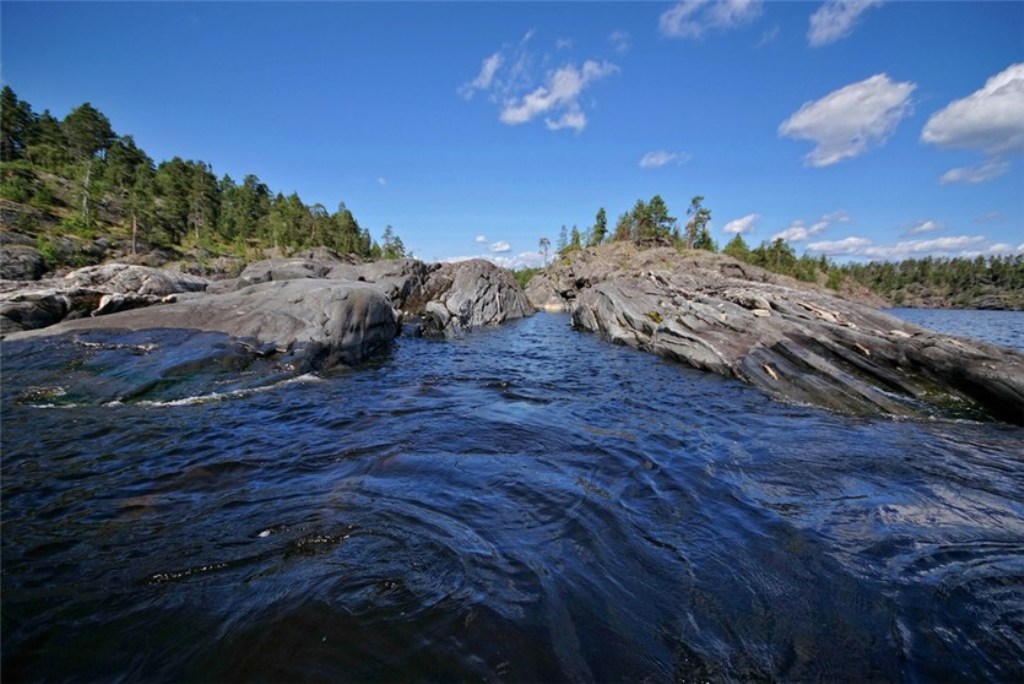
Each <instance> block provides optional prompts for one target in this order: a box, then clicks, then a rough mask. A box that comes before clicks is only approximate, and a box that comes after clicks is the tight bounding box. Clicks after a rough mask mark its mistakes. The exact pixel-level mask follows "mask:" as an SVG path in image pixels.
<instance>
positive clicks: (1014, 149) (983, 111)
mask: <svg viewBox="0 0 1024 684" xmlns="http://www.w3.org/2000/svg"><path fill="white" fill-rule="evenodd" d="M921 140H922V141H923V142H926V143H929V144H932V145H938V146H940V147H951V148H964V149H978V150H981V151H982V152H984V153H985V155H986V157H987V158H986V159H985V161H983V162H982V163H980V164H977V165H975V166H965V167H958V168H953V169H950V170H949V171H947V172H946V173H944V174H943V175H942V178H940V179H939V182H940V183H942V184H943V185H945V184H947V183H984V182H986V181H989V180H992V179H993V178H996V177H998V176H1001V175H1002V174H1004V173H1006V171H1007V170H1008V169H1009V168H1010V165H1009V162H1008V161H1006V159H1005V157H1006V156H1007V155H1010V154H1017V153H1021V152H1024V63H1020V64H1013V65H1011V66H1009V67H1007V68H1006V69H1005V70H1003V71H1001V72H999V73H998V74H996V75H995V76H992V77H991V78H989V79H988V80H987V81H986V82H985V85H984V86H983V87H981V88H979V89H978V90H976V91H974V92H973V93H971V94H970V95H968V96H967V97H965V98H962V99H959V100H954V101H953V102H951V103H949V104H948V105H946V106H945V107H943V108H942V109H941V110H939V111H938V112H936V113H934V114H932V115H931V116H930V117H929V118H928V122H927V123H926V124H925V125H924V129H923V130H922V131H921Z"/></svg>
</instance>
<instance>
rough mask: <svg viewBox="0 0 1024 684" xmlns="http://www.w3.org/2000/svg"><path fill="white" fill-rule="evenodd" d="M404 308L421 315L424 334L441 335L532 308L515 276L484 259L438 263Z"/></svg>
mask: <svg viewBox="0 0 1024 684" xmlns="http://www.w3.org/2000/svg"><path fill="white" fill-rule="evenodd" d="M406 308H407V310H409V311H410V312H411V313H413V314H416V315H421V316H422V317H423V320H424V326H423V327H424V332H425V333H426V334H433V335H443V336H445V337H453V336H457V335H459V334H461V333H463V332H465V331H466V330H470V329H472V328H479V327H483V326H489V325H498V324H499V323H502V322H504V321H506V320H510V319H516V318H523V317H524V316H529V315H530V314H532V313H533V311H534V309H533V306H531V305H530V302H529V300H528V299H527V298H526V295H525V294H524V292H523V290H522V288H520V287H519V284H518V283H517V282H516V280H515V277H514V276H513V275H512V274H511V273H510V272H509V271H508V270H506V269H503V268H499V267H497V266H495V265H494V264H492V263H491V262H489V261H486V260H484V259H471V260H468V261H459V262H455V263H448V264H442V265H441V266H440V267H438V268H437V269H436V270H434V271H433V272H431V273H430V277H429V278H428V280H427V281H426V283H425V284H424V286H423V288H422V289H421V291H420V292H418V293H416V294H415V295H414V296H413V297H410V298H409V299H407V301H406Z"/></svg>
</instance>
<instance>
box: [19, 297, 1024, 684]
mask: <svg viewBox="0 0 1024 684" xmlns="http://www.w3.org/2000/svg"><path fill="white" fill-rule="evenodd" d="M4 355H5V358H4V372H5V379H6V380H7V381H6V382H4V385H3V399H2V401H3V404H2V411H3V414H2V418H3V432H2V449H3V477H2V513H3V535H2V559H3V563H2V581H3V611H2V630H3V644H2V646H3V648H2V658H3V680H4V681H5V682H6V681H16V680H21V679H30V680H50V681H52V680H68V679H74V680H85V681H91V680H102V681H114V680H120V681H143V680H173V681H179V680H180V681H214V680H229V681H230V680H236V681H295V680H321V681H462V680H470V681H475V680H485V681H584V682H585V681H629V682H640V681H649V682H670V681H706V680H710V681H739V680H750V679H755V680H762V679H775V680H786V681H804V680H812V679H813V680H825V681H835V680H847V681H849V680H852V681H858V682H860V681H963V680H973V681H1020V680H1022V679H1024V455H1022V454H1024V429H1021V428H1017V427H1012V426H1007V425H1001V424H983V423H973V422H963V421H961V422H951V421H945V420H939V419H936V420H920V421H918V420H891V419H871V418H856V417H850V416H845V415H839V414H835V413H830V412H826V411H822V410H817V409H812V408H807V407H801V406H792V405H786V404H783V403H779V402H776V401H773V400H771V399H769V398H767V397H766V396H765V395H763V394H762V393H760V392H759V391H757V390H754V389H751V388H748V387H746V386H744V385H741V384H739V383H737V382H732V381H728V380H724V379H722V378H719V377H717V376H713V375H709V374H704V373H700V372H697V371H694V370H691V369H687V368H683V367H681V366H679V365H674V364H671V363H668V362H664V361H661V360H659V359H656V358H654V357H651V356H648V355H644V354H641V353H638V352H634V351H632V350H629V349H626V348H623V347H617V346H612V345H608V344H605V343H603V342H601V341H600V340H598V339H597V338H596V337H594V336H591V335H586V334H580V333H575V332H573V331H571V330H570V328H569V320H568V318H567V317H566V316H564V315H555V314H540V315H537V316H534V317H532V318H529V319H526V320H523V321H519V322H515V323H512V324H508V325H505V326H503V327H501V328H498V329H495V330H488V331H481V332H478V333H475V334H472V335H469V336H467V337H466V338H464V339H461V340H456V341H451V342H437V341H430V340H423V339H400V340H398V341H397V342H396V343H395V345H394V347H393V349H391V351H390V352H388V353H387V354H385V355H383V356H382V357H380V358H379V359H376V360H375V361H374V362H372V363H368V364H366V365H365V366H364V367H361V368H358V369H355V370H350V371H341V372H336V373H331V374H328V375H326V376H323V377H304V378H300V379H298V380H295V381H291V382H286V383H280V384H277V385H274V386H271V387H269V388H262V389H250V390H240V391H235V392H227V393H225V392H221V393H219V394H212V395H209V396H207V397H206V398H203V397H198V398H192V399H188V398H186V397H183V396H179V397H177V398H174V397H173V396H172V395H173V391H172V392H171V394H168V389H167V387H162V388H160V389H159V391H157V390H156V389H154V393H153V394H150V395H147V394H145V393H142V394H141V395H140V396H138V397H137V400H136V401H134V402H131V403H123V404H113V405H102V404H101V403H99V402H94V403H91V404H90V403H88V402H84V403H83V402H77V403H76V402H65V403H63V404H62V403H60V402H53V401H51V400H50V399H51V397H43V396H40V397H39V398H38V400H33V399H32V397H31V396H28V395H26V394H25V393H24V392H23V391H22V390H23V389H24V388H23V387H22V388H19V387H16V386H15V385H17V384H18V383H17V379H18V378H19V377H25V374H31V373H33V372H36V371H38V372H43V369H50V372H52V369H53V368H57V367H59V363H60V361H59V358H56V357H55V352H54V351H52V350H46V349H32V348H29V347H25V346H22V345H21V344H20V343H14V344H11V343H8V344H5V347H4ZM55 364H57V365H55ZM68 372H71V370H69V371H68ZM182 387H188V388H191V387H192V385H183V386H182ZM172 390H173V388H172ZM191 391H192V389H189V392H191Z"/></svg>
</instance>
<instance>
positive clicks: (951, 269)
mask: <svg viewBox="0 0 1024 684" xmlns="http://www.w3.org/2000/svg"><path fill="white" fill-rule="evenodd" d="M686 216H687V220H686V222H685V223H684V224H682V225H680V222H679V220H678V219H677V218H675V217H673V216H672V215H671V213H670V211H669V208H668V206H667V204H666V203H665V200H664V199H663V198H662V197H661V196H660V195H655V196H654V197H652V198H651V199H650V200H648V201H646V202H645V201H644V200H642V199H638V200H637V201H636V204H635V205H634V206H633V208H632V209H631V210H630V211H627V212H624V213H623V214H621V215H620V216H619V218H618V220H617V221H616V223H615V228H614V229H613V230H609V228H608V215H607V212H606V211H605V209H604V207H602V208H601V209H599V210H598V212H597V215H596V216H595V218H594V224H593V225H592V226H591V227H589V228H586V229H584V230H583V231H580V230H579V228H577V227H576V226H573V227H572V229H571V230H570V229H567V228H566V226H564V225H563V226H562V228H561V230H560V231H559V235H558V241H557V243H556V250H557V255H558V256H561V257H564V256H566V255H568V254H569V253H571V252H573V251H575V250H578V249H583V248H584V247H595V246H597V245H600V244H604V243H609V242H617V241H626V240H631V241H633V242H635V243H637V244H639V245H644V244H652V245H653V244H668V245H675V246H677V247H680V248H687V249H703V250H707V251H711V252H717V251H719V248H718V245H717V244H716V242H715V241H714V239H712V237H711V234H710V230H709V224H710V222H711V210H710V209H708V208H707V207H705V206H704V197H703V196H701V195H696V196H694V197H693V199H692V200H690V206H689V207H688V208H687V210H686ZM539 248H540V251H541V254H542V255H543V258H544V262H545V264H546V263H547V260H548V252H549V250H550V248H551V241H550V240H549V239H548V238H546V237H544V238H541V239H540V243H539ZM721 253H723V254H727V255H729V256H731V257H733V258H735V259H738V260H740V261H743V262H746V263H748V264H751V265H753V266H759V267H761V268H764V269H766V270H768V271H772V272H773V273H779V274H781V275H787V276H790V277H793V278H796V279H798V280H802V281H805V282H813V283H818V284H821V285H825V286H826V287H829V288H831V289H833V290H839V289H840V288H841V287H842V286H843V284H844V282H846V281H852V282H855V283H859V284H860V285H863V286H864V287H867V288H868V289H870V290H873V291H874V292H876V293H878V294H880V295H882V296H883V297H886V298H888V299H890V300H891V301H895V302H897V303H899V302H901V301H902V300H903V299H904V298H905V297H907V296H908V293H910V292H911V290H914V289H915V288H916V289H917V290H927V291H928V292H931V293H934V294H935V295H937V296H939V297H944V298H945V299H946V300H948V301H950V302H966V301H968V299H969V298H970V297H972V296H979V295H981V294H984V293H986V292H993V291H997V292H998V291H1003V292H1005V291H1013V292H1024V255H1019V254H1018V255H1005V256H1000V255H992V256H988V257H982V256H977V257H952V258H945V257H931V256H927V257H923V258H920V259H905V260H903V261H899V262H890V261H872V262H870V263H866V264H864V263H852V262H851V263H846V264H838V263H836V262H834V261H833V260H831V259H829V258H828V257H827V256H825V255H819V256H814V255H810V254H807V253H804V254H803V255H801V256H797V253H796V251H795V250H794V249H793V247H792V245H790V244H789V243H788V242H786V241H785V240H783V239H782V238H776V239H775V240H763V241H762V242H761V243H760V244H759V245H757V246H755V247H751V246H750V245H748V244H747V242H746V240H745V239H744V238H743V235H741V234H738V233H737V234H736V235H735V236H733V237H732V238H731V239H730V240H729V242H727V243H726V244H725V246H724V247H723V248H721Z"/></svg>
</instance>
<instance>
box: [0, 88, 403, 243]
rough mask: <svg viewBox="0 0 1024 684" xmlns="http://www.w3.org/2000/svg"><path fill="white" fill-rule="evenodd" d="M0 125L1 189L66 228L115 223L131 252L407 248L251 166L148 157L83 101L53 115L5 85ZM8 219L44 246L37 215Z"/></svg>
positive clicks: (85, 233)
mask: <svg viewBox="0 0 1024 684" xmlns="http://www.w3.org/2000/svg"><path fill="white" fill-rule="evenodd" d="M0 126H2V135H0V162H2V169H0V197H2V198H4V199H7V200H10V201H11V202H16V203H19V204H22V205H29V206H31V207H34V208H35V209H38V210H40V211H41V212H47V215H49V216H52V217H56V218H57V219H59V226H58V227H59V228H60V229H61V230H62V231H64V232H66V233H68V234H71V235H77V236H82V237H90V236H93V235H98V234H102V233H104V232H107V231H109V230H111V229H119V230H120V231H122V232H123V233H124V235H125V236H126V240H128V241H129V244H130V251H131V252H133V253H134V252H136V251H137V250H141V249H150V248H153V247H171V248H174V247H180V246H188V247H203V248H206V249H211V250H213V251H215V252H216V253H225V254H235V255H239V254H245V253H247V252H251V251H253V250H256V249H262V248H267V247H274V248H278V249H279V250H283V251H288V250H295V249H303V248H310V247H319V246H323V247H327V248H329V249H332V250H334V251H335V252H337V253H339V254H353V255H356V256H357V257H361V258H398V257H402V256H405V254H406V250H405V247H404V245H403V243H402V240H401V238H399V237H398V236H397V235H396V234H395V233H394V231H393V230H392V228H391V227H390V226H388V227H387V228H386V229H385V230H384V233H383V236H382V241H381V243H379V244H378V243H377V242H376V241H374V240H373V239H372V238H371V236H370V232H369V230H367V229H366V228H365V227H363V226H360V225H359V222H358V221H357V220H356V218H355V217H354V216H353V215H352V212H351V211H349V209H348V208H347V207H346V206H345V204H344V203H341V204H339V205H338V207H337V210H336V211H334V212H330V211H328V209H327V208H326V207H324V206H323V205H322V204H313V205H307V204H306V203H304V202H303V201H302V200H301V199H300V198H299V196H298V195H297V194H296V193H292V194H290V195H284V194H283V193H280V192H277V193H275V192H273V191H272V190H271V189H270V188H268V187H267V186H266V184H264V183H262V182H261V181H260V179H259V178H258V177H257V176H256V175H254V174H248V175H246V176H245V177H244V178H243V179H242V180H241V182H237V181H235V180H234V179H232V178H231V177H230V176H228V175H224V176H222V177H220V178H218V177H217V176H216V175H215V174H214V172H213V168H212V167H211V165H210V164H208V163H206V162H202V161H194V160H183V159H181V158H179V157H175V158H173V159H171V160H169V161H162V162H160V163H155V162H154V161H153V159H151V158H150V157H149V155H147V154H146V152H145V151H143V150H142V149H141V148H139V147H138V146H137V145H136V143H135V141H134V139H133V138H132V136H130V135H119V134H117V133H116V132H115V131H114V130H113V128H112V127H111V124H110V121H109V120H108V119H107V117H106V116H105V115H104V114H103V113H102V112H100V111H99V110H97V109H96V108H95V107H93V106H92V105H90V104H89V103H85V104H83V105H81V106H80V107H78V108H76V109H74V110H72V111H71V112H70V113H68V115H67V116H66V117H64V119H63V120H58V119H57V118H55V117H54V116H53V115H52V114H50V112H49V111H48V110H46V111H43V112H42V113H41V114H37V113H35V112H34V111H33V110H32V107H31V105H30V104H29V103H28V102H25V101H24V100H19V99H18V97H17V95H15V93H14V91H13V90H12V89H11V88H10V87H9V86H4V87H3V89H2V92H0ZM16 221H17V222H20V223H21V225H15V226H13V227H15V228H19V229H22V230H23V231H24V232H27V233H30V234H37V235H39V236H40V247H41V251H44V252H47V251H48V250H47V249H46V248H47V246H48V245H47V244H46V241H47V240H48V239H49V238H48V236H47V235H46V234H45V233H44V232H40V230H39V228H40V226H39V225H33V223H36V224H38V222H39V221H38V218H37V215H33V214H30V213H24V214H21V215H19V216H18V218H17V219H16ZM6 222H7V217H6V216H5V223H6ZM49 251H52V250H49Z"/></svg>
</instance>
